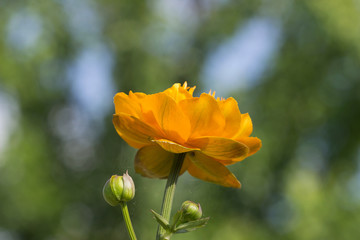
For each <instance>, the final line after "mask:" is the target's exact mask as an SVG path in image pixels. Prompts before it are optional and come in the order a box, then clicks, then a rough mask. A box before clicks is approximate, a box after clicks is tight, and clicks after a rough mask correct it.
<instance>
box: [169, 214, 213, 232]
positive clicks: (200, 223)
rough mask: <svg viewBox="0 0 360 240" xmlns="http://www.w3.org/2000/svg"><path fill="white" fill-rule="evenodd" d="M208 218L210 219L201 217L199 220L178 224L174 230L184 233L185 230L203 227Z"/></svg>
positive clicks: (189, 230)
mask: <svg viewBox="0 0 360 240" xmlns="http://www.w3.org/2000/svg"><path fill="white" fill-rule="evenodd" d="M209 219H210V218H209V217H207V218H201V219H199V220H195V221H190V222H187V223H183V224H180V225H179V226H177V227H176V228H175V229H174V231H175V233H186V232H191V231H194V230H196V229H198V228H201V227H204V226H205V225H206V224H207V222H208V221H209Z"/></svg>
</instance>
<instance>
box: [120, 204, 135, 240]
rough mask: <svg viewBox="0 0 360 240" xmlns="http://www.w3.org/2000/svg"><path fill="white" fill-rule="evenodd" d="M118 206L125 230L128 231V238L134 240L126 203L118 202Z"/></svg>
mask: <svg viewBox="0 0 360 240" xmlns="http://www.w3.org/2000/svg"><path fill="white" fill-rule="evenodd" d="M120 206H121V211H122V213H123V216H124V220H125V224H126V228H127V230H128V233H129V237H130V239H131V240H136V235H135V231H134V228H133V226H132V224H131V219H130V215H129V210H128V207H127V204H126V202H120Z"/></svg>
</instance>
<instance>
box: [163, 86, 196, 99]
mask: <svg viewBox="0 0 360 240" xmlns="http://www.w3.org/2000/svg"><path fill="white" fill-rule="evenodd" d="M187 88H188V87H187V83H186V84H185V83H184V86H181V85H180V83H175V84H174V85H173V86H172V87H171V88H168V89H166V90H165V91H164V93H166V94H167V95H168V96H170V97H171V98H172V99H174V100H175V101H176V102H179V101H180V100H183V99H187V98H192V92H191V93H190V92H188V90H187ZM192 91H194V90H192Z"/></svg>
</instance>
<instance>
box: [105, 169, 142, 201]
mask: <svg viewBox="0 0 360 240" xmlns="http://www.w3.org/2000/svg"><path fill="white" fill-rule="evenodd" d="M103 196H104V199H105V201H106V202H107V203H108V204H110V205H111V206H116V205H119V204H120V202H128V201H130V200H131V199H133V198H134V196H135V184H134V181H133V180H132V178H131V177H130V176H129V174H128V172H127V171H126V173H125V174H124V175H123V176H118V175H112V176H111V178H110V179H109V180H108V181H107V182H106V183H105V186H104V188H103Z"/></svg>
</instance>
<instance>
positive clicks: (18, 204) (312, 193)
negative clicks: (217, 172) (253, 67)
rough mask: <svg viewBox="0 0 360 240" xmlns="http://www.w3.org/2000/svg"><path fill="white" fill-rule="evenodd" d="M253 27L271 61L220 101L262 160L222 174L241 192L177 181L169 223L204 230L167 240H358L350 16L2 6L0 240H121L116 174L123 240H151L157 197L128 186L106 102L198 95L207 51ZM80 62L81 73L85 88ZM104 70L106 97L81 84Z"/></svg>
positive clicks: (43, 2) (333, 6)
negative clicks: (173, 89) (183, 86)
mask: <svg viewBox="0 0 360 240" xmlns="http://www.w3.org/2000/svg"><path fill="white" fill-rule="evenodd" d="M174 6H175V7H174ZM176 6H182V7H179V8H177V7H176ZM184 6H185V7H184ZM159 9H160V10H159ZM184 16H185V17H184ZM256 17H265V18H269V19H275V20H276V21H278V22H279V23H280V26H281V38H280V39H279V40H278V41H279V43H278V44H279V46H280V47H279V49H278V51H277V52H276V54H274V55H273V56H272V59H271V62H270V64H269V66H268V67H267V68H266V69H267V70H266V72H265V73H264V74H262V75H261V77H260V79H259V80H257V83H256V84H255V85H254V86H253V87H250V88H239V89H237V88H234V90H233V92H231V94H230V93H229V96H231V95H232V96H234V97H235V98H236V99H237V100H238V102H239V106H240V110H241V111H242V112H249V113H250V115H251V116H252V119H253V123H254V126H255V127H254V135H255V136H258V137H260V138H261V139H262V140H263V148H262V149H261V151H260V152H259V153H258V154H257V155H255V156H253V157H251V158H249V159H247V160H245V161H244V162H242V163H239V164H236V165H234V166H231V167H230V168H231V170H232V171H233V172H234V173H235V175H236V176H238V178H239V180H240V181H241V182H242V183H243V188H242V189H241V190H234V189H226V188H223V187H220V186H216V185H213V184H209V183H205V182H201V181H199V180H197V179H194V178H192V177H191V176H189V175H188V174H185V175H184V176H182V177H181V178H180V180H179V187H178V190H177V192H176V201H175V204H174V205H175V206H174V207H175V208H177V207H179V206H180V204H181V202H182V201H184V200H187V199H190V200H193V201H197V202H200V203H201V205H202V207H203V211H204V214H205V216H210V217H211V220H210V222H209V224H208V226H207V227H205V228H203V229H201V230H198V231H195V232H193V233H189V234H187V235H184V236H181V235H179V236H175V237H174V239H214V240H217V239H246V240H250V239H295V240H302V239H304V240H305V239H306V240H307V239H316V240H318V239H334V240H335V239H357V238H358V236H359V235H360V229H359V227H358V226H359V224H360V194H359V189H360V148H359V146H360V145H359V141H360V124H359V118H360V107H359V106H360V81H359V80H360V5H359V2H358V1H352V0H330V1H325V0H318V1H312V0H305V1H286V0H278V1H257V0H255V1H243V0H241V1H231V0H230V1H207V0H193V1H191V0H188V1H184V2H183V1H176V0H173V1H154V0H149V1H113V0H105V1H96V0H81V1H71V0H37V1H24V0H19V1H10V0H2V1H0V33H1V36H2V37H1V38H0V127H2V128H1V129H0V131H2V132H0V136H1V138H0V203H1V204H0V239H4V240H8V239H26V240H31V239H59V240H60V239H79V240H80V239H127V233H126V229H125V226H124V223H123V222H122V217H121V212H120V210H119V209H114V208H111V207H109V206H108V205H107V204H106V203H105V202H104V201H103V199H102V195H101V190H102V186H103V184H104V183H105V181H106V180H107V179H108V177H109V176H111V174H113V173H120V174H121V173H123V172H124V171H125V170H126V169H129V172H130V174H131V175H132V176H133V178H134V180H135V183H136V186H137V187H136V196H135V200H134V201H133V202H131V203H130V206H129V207H130V211H131V215H132V216H133V221H134V225H135V230H136V232H137V235H138V237H139V239H153V238H154V237H155V233H156V223H155V221H154V220H153V219H152V216H151V214H150V212H149V209H155V210H159V208H160V202H161V198H162V191H163V188H164V184H165V182H164V181H163V180H156V179H155V180H154V179H144V178H141V177H139V176H138V175H136V174H135V173H134V169H133V157H134V154H135V150H134V149H131V148H130V147H129V146H127V145H126V144H125V143H124V142H123V141H122V140H121V139H120V138H119V137H118V136H117V134H116V132H115V130H114V129H113V126H112V123H111V115H112V112H113V109H112V97H113V94H114V93H115V92H118V91H124V92H128V91H129V90H133V91H141V92H147V93H151V92H157V91H162V90H164V89H165V88H167V87H170V86H171V85H172V83H174V82H183V81H188V82H189V84H190V85H197V86H198V89H197V92H198V93H199V92H200V91H202V90H201V89H202V88H203V87H204V86H206V83H205V81H203V80H201V75H202V71H203V68H204V64H205V62H206V60H207V59H208V57H209V56H210V54H211V53H212V51H213V50H214V49H216V48H217V47H218V46H220V45H221V44H223V43H224V42H225V41H227V40H228V39H229V38H231V37H232V36H233V34H234V32H235V31H236V30H237V28H238V27H239V26H243V25H245V24H246V22H247V21H249V20H250V19H253V18H256ZM179 39H180V40H179ZM89 52H90V55H88V54H89ZM91 54H93V55H91ZM89 56H90V57H89ZM94 56H95V57H94ZM79 59H80V60H81V59H90V60H89V61H90V63H91V64H93V65H90V66H88V65H86V64H85V71H82V72H81V71H80V73H82V74H78V73H79V72H77V70H76V69H78V68H77V67H78V66H79V65H80V66H82V65H81V62H80V63H79V61H80V60H79ZM109 59H110V60H109ZM85 63H86V62H85ZM102 64H105V65H106V64H107V66H110V67H109V68H110V69H111V71H110V72H111V73H110V76H107V78H108V79H110V82H107V84H108V85H109V88H110V90H109V91H106V92H102V91H101V88H99V89H97V87H96V86H97V85H94V86H93V84H94V83H93V82H92V81H90V80H91V79H92V77H94V72H93V71H92V66H102ZM86 67H87V68H86ZM215 67H216V66H215ZM84 72H85V74H84ZM95 74H96V72H95ZM77 76H78V77H77ZM79 76H80V77H79ZM100 76H103V75H100ZM105 76H106V75H105ZM79 78H80V79H82V80H79ZM88 78H89V81H87V79H88ZM199 79H200V80H199ZM79 81H80V82H81V83H82V85H80V87H76V86H78V85H76V84H78V82H79ZM104 81H105V79H104ZM239 81H240V79H239ZM74 85H75V87H74ZM89 89H90V90H89ZM91 89H92V90H91ZM97 90H98V92H97ZM204 90H205V91H208V90H210V89H204ZM213 90H216V89H213ZM89 91H90V95H89V94H88V95H85V96H87V98H82V96H83V92H85V93H87V92H89ZM224 97H227V96H224ZM84 99H85V100H84ZM102 102H105V103H104V105H101V104H100V103H102ZM98 103H99V104H100V105H96V104H98ZM94 106H95V107H96V106H98V107H97V108H95V107H94ZM99 106H100V107H99ZM94 109H95V110H94Z"/></svg>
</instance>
